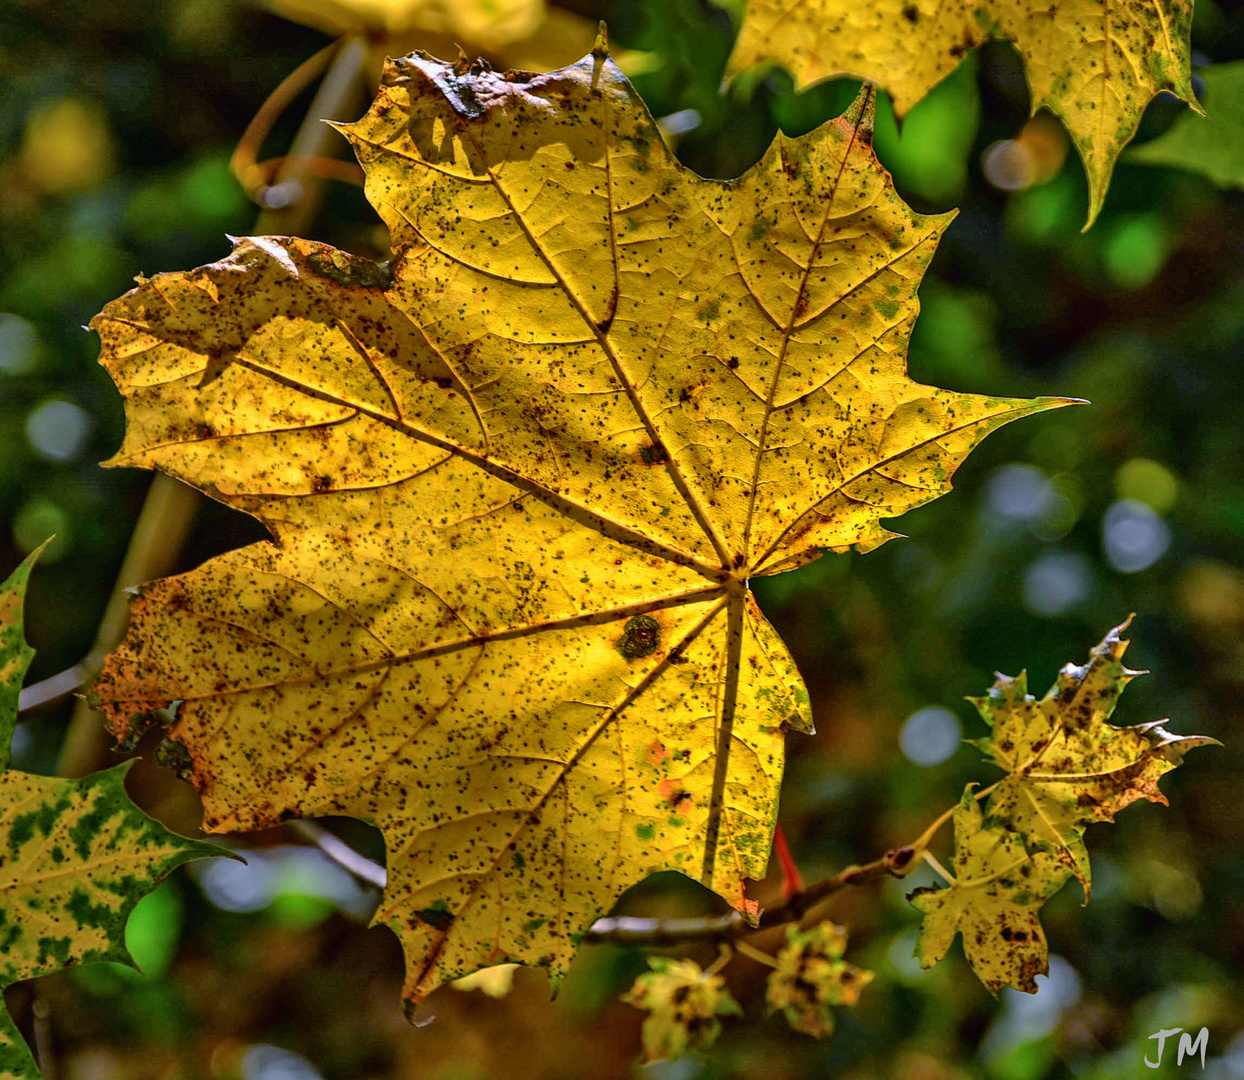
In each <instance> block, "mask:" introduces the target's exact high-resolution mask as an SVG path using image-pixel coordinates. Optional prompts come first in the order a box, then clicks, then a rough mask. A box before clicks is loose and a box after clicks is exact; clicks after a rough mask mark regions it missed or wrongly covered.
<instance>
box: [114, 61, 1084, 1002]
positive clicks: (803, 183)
mask: <svg viewBox="0 0 1244 1080" xmlns="http://www.w3.org/2000/svg"><path fill="white" fill-rule="evenodd" d="M872 115H873V114H872V98H871V96H870V95H867V94H865V95H864V96H862V98H861V100H860V101H859V102H858V103H857V105H856V107H855V108H854V109H853V110H851V112H850V113H849V114H848V115H846V116H844V117H843V118H841V119H839V120H837V121H835V122H833V123H831V124H829V125H827V126H826V127H825V128H824V129H822V130H821V131H820V132H817V133H814V134H812V135H810V136H807V137H805V138H802V139H786V138H779V139H778V140H777V141H776V142H775V143H774V145H773V146H772V148H771V149H770V150H769V152H768V154H767V155H766V156H765V158H764V160H763V161H762V162H761V163H760V164H759V165H758V166H757V167H756V168H755V169H753V170H752V171H751V172H749V173H748V174H747V175H746V176H745V177H743V178H742V179H740V180H739V181H736V182H733V183H722V182H719V181H710V180H703V179H700V178H699V177H697V176H695V175H694V174H692V173H690V172H688V171H687V170H685V169H683V168H682V167H681V166H680V165H679V164H678V163H677V162H676V161H675V160H674V159H673V158H672V156H671V155H670V153H669V151H668V149H667V148H666V145H665V142H664V140H663V139H662V138H661V136H660V133H659V132H658V130H657V128H656V125H655V123H654V122H653V120H652V118H651V116H650V115H649V114H648V112H647V111H646V110H645V108H644V107H643V105H642V103H641V102H640V100H639V99H638V97H637V96H636V95H635V93H634V91H633V89H632V88H631V86H630V84H629V83H628V82H627V81H626V79H625V77H624V76H623V75H622V74H621V72H620V71H619V70H618V69H617V68H616V66H615V65H614V64H613V63H612V62H611V61H610V60H609V59H608V56H607V53H606V50H605V48H604V45H603V42H602V43H600V44H599V45H598V48H597V50H596V51H595V52H593V53H592V54H590V55H589V56H587V57H585V58H584V59H583V60H582V61H580V62H579V63H577V64H575V65H573V66H572V67H569V68H565V69H562V70H559V71H555V72H552V73H550V74H548V75H540V76H536V75H531V74H530V73H508V74H507V75H505V76H503V75H498V74H495V73H493V72H492V71H490V70H488V68H487V66H486V65H480V64H475V65H470V66H468V65H466V64H465V63H462V64H457V65H447V64H442V63H439V62H436V61H434V60H431V59H430V58H428V57H426V56H422V55H415V56H411V57H407V58H405V59H402V60H397V61H394V62H392V64H391V66H390V67H389V69H388V72H387V75H386V78H385V82H384V85H383V86H382V88H381V92H380V96H379V98H378V99H377V101H376V103H375V104H374V105H373V107H372V109H371V111H370V112H369V113H368V115H367V116H366V117H364V119H363V120H361V121H359V122H358V123H357V124H354V125H352V126H350V127H348V128H346V129H345V130H346V133H347V134H348V136H349V137H350V139H351V140H352V141H353V143H354V145H355V148H356V150H357V152H358V155H359V158H360V160H361V161H362V163H363V165H364V167H365V169H366V170H367V173H368V181H367V193H368V196H369V198H370V199H371V201H372V203H373V204H374V205H375V206H376V208H377V209H378V211H379V212H380V214H381V216H382V217H383V218H384V219H385V222H386V223H387V224H388V225H389V227H390V229H391V232H392V235H393V238H394V244H395V256H394V259H393V261H392V263H391V264H387V265H385V266H377V265H375V264H373V263H370V262H367V261H365V260H361V259H356V258H353V257H351V256H349V255H346V254H344V253H342V252H339V251H335V250H334V249H332V248H329V247H326V246H325V245H322V244H316V243H311V242H308V241H303V240H291V239H282V238H271V237H268V238H258V239H252V240H244V241H240V242H238V244H237V246H236V248H235V250H234V252H233V254H232V255H230V256H229V257H228V258H226V259H224V260H222V261H221V262H219V263H216V264H214V265H212V266H208V267H204V268H202V269H200V270H196V271H193V272H190V273H184V274H162V275H160V276H158V277H156V278H153V279H151V280H149V281H143V282H142V283H141V284H140V286H139V288H138V289H136V290H134V291H133V292H131V293H129V294H127V295H126V296H125V297H122V298H121V299H120V300H117V301H115V302H113V303H112V304H110V305H109V306H108V307H107V309H106V310H105V311H104V312H103V313H102V314H101V315H100V316H97V318H96V319H95V321H94V322H93V324H92V325H93V326H94V327H95V328H96V329H98V330H99V332H100V335H101V337H102V339H103V355H102V357H101V360H102V362H103V363H104V364H105V365H106V366H107V367H108V369H109V371H110V373H111V374H112V376H113V378H114V379H115V381H116V383H117V385H118V386H119V387H120V388H121V390H122V392H123V393H124V394H125V396H126V398H127V402H126V409H127V415H128V430H127V435H126V440H125V443H124V445H123V447H122V449H121V451H120V452H119V453H118V455H117V456H116V457H115V458H114V459H113V460H112V462H111V463H110V464H113V465H138V466H145V467H148V468H160V469H163V470H165V471H167V472H170V473H172V474H173V475H175V476H177V477H180V478H181V479H184V480H185V481H187V482H188V483H191V484H194V485H195V486H197V487H199V488H200V489H202V490H204V491H207V492H208V493H210V494H212V495H213V496H214V497H216V498H218V499H220V500H221V501H222V502H225V503H227V504H228V505H230V506H234V507H237V508H239V509H242V510H245V511H247V512H249V513H251V514H254V515H255V516H256V517H258V518H259V519H260V520H261V521H263V522H264V523H265V524H266V525H267V526H268V528H269V529H270V530H271V531H272V533H273V535H274V537H275V538H276V542H275V543H271V544H270V543H261V544H255V545H252V546H251V547H248V548H245V549H243V550H241V551H235V552H232V553H229V554H227V555H224V556H221V557H220V558H218V559H214V560H212V561H211V562H209V563H207V564H206V565H205V566H203V567H202V568H200V569H199V570H197V571H195V572H193V573H190V574H187V575H184V576H182V577H179V578H173V579H169V580H166V581H162V582H158V583H156V584H154V585H151V586H148V587H147V588H146V589H145V590H144V591H143V595H142V596H141V597H140V598H139V599H138V600H136V601H135V603H134V605H133V611H132V616H133V621H132V624H131V629H130V633H129V636H128V638H127V640H126V642H125V644H124V645H123V646H122V647H121V649H120V650H119V651H118V652H117V653H116V654H114V656H113V657H112V658H111V660H110V661H109V664H108V666H107V668H106V669H105V672H104V674H103V675H102V677H101V679H100V680H99V682H98V683H97V685H96V692H97V694H98V696H99V698H100V699H101V703H102V706H103V707H104V708H105V710H106V712H107V713H108V716H109V719H110V724H111V726H112V729H113V731H114V732H115V733H116V734H117V735H118V736H124V735H125V734H126V733H127V731H128V727H129V718H130V717H131V716H133V715H135V714H137V713H144V712H147V711H148V710H151V709H153V708H155V707H157V706H159V705H166V704H168V703H169V702H172V701H178V702H181V704H180V705H179V707H178V708H179V712H178V715H177V720H176V723H175V724H173V726H172V728H171V731H170V734H171V736H172V737H173V738H174V739H176V740H177V741H178V742H180V743H182V744H183V745H184V746H185V747H186V750H187V752H188V754H189V757H190V759H191V761H192V764H193V779H194V783H195V784H196V786H197V787H198V788H199V790H200V791H201V792H202V794H203V798H204V805H205V808H206V819H205V827H206V828H207V829H209V830H213V831H234V830H244V829H256V828H263V827H266V826H269V825H272V824H274V823H276V822H279V821H282V820H285V819H287V818H289V817H291V816H295V815H315V814H346V815H351V816H355V817H360V818H364V819H366V820H369V821H372V822H374V823H375V824H376V825H377V826H379V828H380V829H381V830H382V831H383V833H384V837H385V841H386V844H387V847H388V852H389V861H388V869H389V885H388V888H387V890H386V893H385V897H384V901H383V903H382V904H381V907H380V910H379V912H378V914H377V919H378V921H380V922H383V923H385V924H387V925H389V926H391V927H392V928H393V929H394V930H395V931H396V932H397V933H398V934H399V936H400V937H401V938H402V941H403V945H404V947H405V951H406V955H407V961H408V977H407V984H406V994H407V996H408V998H409V999H412V1000H413V999H416V998H418V997H420V996H422V995H423V994H425V993H427V992H428V991H430V990H431V989H433V988H435V987H436V986H437V985H438V984H439V983H440V982H442V981H444V980H445V979H452V978H456V977H458V976H460V975H463V974H466V973H467V972H470V971H473V970H475V969H476V968H479V967H482V966H488V965H491V964H497V963H500V962H503V961H506V960H509V961H517V962H523V963H529V964H530V963H537V964H543V965H545V966H547V967H548V968H549V969H550V970H551V971H552V972H553V973H554V975H556V974H557V973H559V972H561V971H563V970H564V969H565V967H566V965H567V964H568V962H569V959H570V957H571V955H572V954H573V951H574V948H575V945H576V943H577V941H578V940H579V938H580V935H581V934H582V932H583V931H584V930H586V928H587V927H588V926H589V925H590V924H591V922H592V921H593V920H594V919H595V918H596V917H597V916H598V915H599V914H600V913H601V912H602V911H603V910H606V909H608V908H609V907H610V906H611V905H612V903H613V901H614V899H615V898H616V897H617V895H618V894H619V893H620V892H622V891H623V890H624V889H626V888H627V887H628V886H630V885H631V884H633V883H635V882H637V881H639V880H641V879H642V878H644V877H646V876H647V875H648V874H650V873H653V872H654V871H658V870H665V869H671V868H673V869H679V870H682V871H683V872H684V873H686V874H688V875H690V876H692V877H694V878H697V879H699V880H700V881H702V882H703V883H704V884H705V885H707V886H709V887H710V888H712V889H715V890H716V891H717V892H718V893H720V894H721V895H722V896H724V897H725V898H726V899H727V900H728V901H729V902H730V903H731V904H732V905H734V906H735V907H736V908H740V909H743V910H748V907H747V901H746V900H745V897H744V882H745V879H746V878H747V877H753V878H759V877H761V876H763V874H764V872H765V866H766V861H767V858H768V853H769V847H770V843H771V839H772V832H773V825H774V817H775V812H776V805H777V793H778V786H779V782H780V779H781V773H782V763H783V748H784V740H785V733H786V732H787V731H788V730H799V731H809V730H811V717H810V716H809V712H808V700H807V693H806V691H805V689H804V687H803V683H802V681H801V680H800V678H799V676H798V673H797V672H796V670H795V667H794V664H793V662H792V661H791V659H790V656H789V654H788V653H787V651H786V649H785V647H784V645H783V644H782V642H781V641H780V640H779V639H778V637H777V635H776V634H775V632H774V631H773V630H772V628H771V627H770V626H769V624H768V623H767V622H766V621H765V619H764V617H763V616H762V615H761V613H760V611H759V609H758V608H757V606H756V604H755V602H754V601H753V599H752V597H751V593H750V591H749V589H748V587H747V581H748V579H749V578H750V577H753V576H757V575H760V574H771V573H776V572H778V571H781V570H784V569H789V568H792V567H795V566H798V565H800V564H802V563H804V562H807V561H809V560H811V559H814V558H816V557H818V555H819V554H820V553H821V552H822V551H823V550H824V549H831V550H835V551H842V550H846V549H847V548H849V547H852V546H854V547H857V548H859V549H861V550H868V549H870V548H873V547H876V546H877V545H878V544H881V543H883V542H884V541H885V540H887V539H889V538H890V537H891V536H892V535H894V534H892V533H890V532H889V531H888V530H886V529H885V528H883V527H882V526H881V525H880V522H879V519H881V518H883V517H893V516H896V515H898V514H901V513H902V512H903V511H905V510H907V509H908V508H910V507H913V506H918V505H920V504H922V503H924V502H927V501H928V500H930V499H932V498H935V497H936V496H938V495H940V494H942V493H944V492H945V491H947V490H948V489H949V486H950V475H951V473H953V472H954V470H955V468H956V467H957V466H958V464H959V463H960V462H961V461H962V460H963V458H964V457H965V456H966V455H967V453H968V452H969V451H970V450H971V449H972V447H973V446H975V445H976V443H977V442H978V441H979V440H980V439H981V438H983V437H984V436H985V435H986V434H987V433H988V432H990V431H992V430H993V429H995V428H996V427H998V426H1000V425H1001V424H1003V423H1006V422H1008V421H1009V420H1012V419H1014V418H1016V417H1018V416H1022V415H1026V414H1028V413H1033V412H1038V411H1040V410H1042V409H1047V408H1052V407H1055V406H1058V405H1061V404H1066V402H1065V400H1063V399H1040V400H1036V401H1020V400H1012V399H999V398H989V397H980V396H977V395H971V394H959V393H953V392H949V391H943V390H936V389H932V388H929V387H926V386H921V385H919V384H917V383H915V382H913V381H912V380H911V379H910V378H908V376H907V373H906V366H905V359H904V358H905V352H906V347H907V340H908V336H909V333H910V330H911V326H912V323H913V321H914V319H915V315H916V310H917V301H916V295H915V293H916V286H917V283H918V282H919V279H920V275H921V273H922V272H923V269H924V267H925V266H926V265H927V263H928V260H929V259H930V258H931V257H932V254H933V250H934V246H935V245H936V242H937V239H938V236H939V235H940V233H941V230H942V229H943V228H944V227H945V226H946V224H947V223H948V222H949V220H950V217H949V216H948V215H946V216H940V217H924V216H921V215H918V214H915V213H913V212H912V211H911V210H909V209H908V208H907V207H906V206H904V205H903V204H902V203H901V201H900V200H899V199H898V198H897V196H896V195H895V194H894V192H893V189H892V188H891V186H890V184H889V181H888V177H887V176H886V174H885V173H884V171H883V170H882V169H881V167H880V166H879V165H878V163H877V161H876V158H875V157H874V156H873V154H872V151H871V148H870V145H869V138H870V134H871V125H872Z"/></svg>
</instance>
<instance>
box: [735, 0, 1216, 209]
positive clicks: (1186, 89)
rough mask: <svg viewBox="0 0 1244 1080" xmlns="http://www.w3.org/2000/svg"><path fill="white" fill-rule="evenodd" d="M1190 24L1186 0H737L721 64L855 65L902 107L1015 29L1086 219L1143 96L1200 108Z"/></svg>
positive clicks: (812, 76) (850, 70) (840, 68)
mask: <svg viewBox="0 0 1244 1080" xmlns="http://www.w3.org/2000/svg"><path fill="white" fill-rule="evenodd" d="M1191 31H1192V0H1122V2H1119V0H1068V2H1063V3H1046V2H1040V3H1038V2H1035V0H958V2H955V3H942V2H941V0H875V2H871V3H862V4H861V3H851V2H849V0H747V7H746V12H745V17H744V20H743V25H742V27H741V28H740V31H739V40H738V43H737V45H736V47H735V51H734V54H733V57H732V59H731V65H732V67H733V68H734V69H735V70H741V69H742V68H745V67H749V66H751V65H752V64H757V63H762V62H764V61H775V62H777V63H779V64H781V65H782V66H784V67H786V68H787V69H789V70H790V71H791V72H792V73H793V74H794V76H795V81H796V83H797V84H798V85H799V86H805V85H807V84H808V83H811V82H815V81H816V80H817V79H823V78H827V77H830V76H834V75H857V76H859V77H860V78H864V79H870V80H872V81H873V82H875V83H877V84H879V85H880V86H882V87H883V88H884V89H885V90H887V91H889V93H890V95H891V97H892V98H893V101H894V111H895V112H896V113H898V114H899V115H900V116H902V115H904V114H905V113H906V112H907V111H908V110H909V109H911V107H912V106H913V105H915V104H916V102H917V101H919V100H920V99H921V98H922V97H924V95H925V94H927V93H928V92H929V91H930V90H931V89H932V88H933V87H934V86H935V85H936V84H937V83H938V82H940V81H941V80H942V79H943V78H944V77H945V76H946V75H948V74H949V73H950V72H951V71H952V70H953V69H954V67H955V66H956V65H957V64H958V63H959V61H960V60H961V59H962V58H963V57H964V56H965V55H966V54H967V53H968V52H969V51H970V50H971V49H974V48H975V47H976V46H977V45H979V44H981V42H983V41H985V40H986V39H987V38H1006V39H1008V40H1010V41H1013V42H1014V43H1015V47H1016V48H1017V49H1018V50H1019V54H1020V56H1021V57H1023V60H1024V68H1025V70H1026V71H1027V74H1028V85H1029V87H1030V88H1031V90H1032V111H1033V112H1034V113H1035V112H1036V111H1037V110H1038V109H1039V108H1041V107H1042V106H1043V105H1044V106H1046V107H1048V108H1049V109H1050V110H1051V111H1052V112H1054V113H1055V114H1056V115H1057V116H1059V117H1060V118H1061V119H1062V121H1063V123H1064V124H1066V125H1067V130H1068V132H1069V133H1070V135H1071V139H1072V141H1073V142H1074V143H1075V145H1076V149H1077V150H1079V152H1080V157H1081V158H1082V159H1083V161H1084V168H1085V171H1086V173H1087V175H1088V184H1089V213H1088V224H1090V225H1091V224H1092V222H1093V220H1094V219H1095V218H1096V217H1097V214H1098V213H1099V211H1100V210H1101V207H1102V203H1103V201H1104V200H1105V197H1106V189H1107V188H1108V187H1109V185H1110V176H1111V173H1112V172H1113V171H1114V164H1115V161H1116V160H1117V159H1118V156H1119V153H1120V152H1121V151H1122V149H1123V147H1124V146H1125V145H1126V144H1127V143H1128V142H1129V141H1130V140H1131V138H1132V136H1133V135H1134V134H1135V133H1136V125H1137V124H1139V123H1140V118H1141V115H1142V114H1143V113H1144V111H1145V106H1146V105H1148V104H1149V102H1150V101H1151V100H1152V99H1153V97H1154V96H1155V95H1156V94H1158V93H1160V92H1161V91H1163V90H1168V91H1170V92H1171V93H1172V94H1174V95H1175V96H1176V97H1179V98H1182V99H1183V100H1184V101H1186V102H1188V104H1189V105H1191V106H1192V107H1193V109H1195V110H1196V111H1197V112H1201V107H1200V105H1198V104H1197V100H1196V96H1195V94H1194V93H1193V90H1192V66H1191V65H1192V60H1191V55H1192V54H1191V45H1190V43H1189V38H1190V34H1191ZM1086 228H1087V226H1086Z"/></svg>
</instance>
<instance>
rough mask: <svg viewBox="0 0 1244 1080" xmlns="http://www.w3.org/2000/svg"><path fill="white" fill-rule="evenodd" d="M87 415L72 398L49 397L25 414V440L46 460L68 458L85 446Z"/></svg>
mask: <svg viewBox="0 0 1244 1080" xmlns="http://www.w3.org/2000/svg"><path fill="white" fill-rule="evenodd" d="M90 431H91V417H90V415H89V414H88V413H87V412H86V411H85V410H84V409H80V408H79V407H78V406H77V405H75V404H74V403H73V402H72V401H63V400H61V399H60V398H49V399H48V400H46V401H44V402H42V403H41V404H39V405H37V406H35V408H34V409H32V410H31V411H30V414H29V415H28V416H27V417H26V439H27V441H28V442H29V443H30V445H31V447H32V448H33V449H34V451H35V453H37V454H39V455H40V456H41V457H45V458H47V459H48V460H49V461H72V460H73V459H74V458H76V457H78V456H79V455H80V454H81V453H82V450H83V447H84V446H85V445H86V437H87V436H88V435H89V434H90Z"/></svg>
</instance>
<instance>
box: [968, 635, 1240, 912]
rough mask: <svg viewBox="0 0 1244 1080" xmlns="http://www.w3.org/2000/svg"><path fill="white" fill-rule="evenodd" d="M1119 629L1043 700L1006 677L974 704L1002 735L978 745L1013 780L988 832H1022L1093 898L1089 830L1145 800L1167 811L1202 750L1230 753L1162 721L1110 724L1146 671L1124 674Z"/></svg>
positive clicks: (999, 794)
mask: <svg viewBox="0 0 1244 1080" xmlns="http://www.w3.org/2000/svg"><path fill="white" fill-rule="evenodd" d="M1130 623H1131V619H1128V621H1127V622H1125V623H1123V624H1122V625H1120V626H1116V627H1115V628H1114V629H1113V630H1111V631H1110V632H1109V633H1108V634H1107V635H1106V637H1105V638H1104V639H1103V641H1102V642H1101V644H1100V645H1097V646H1096V647H1095V648H1094V649H1093V651H1092V653H1091V654H1090V658H1089V662H1088V663H1087V664H1085V665H1083V666H1079V667H1078V666H1076V665H1074V664H1067V665H1066V666H1065V667H1064V668H1063V669H1062V671H1060V672H1059V673H1058V679H1057V681H1056V682H1055V683H1054V685H1053V686H1051V687H1050V689H1049V692H1048V693H1047V694H1046V695H1045V697H1044V698H1042V699H1041V700H1040V701H1037V700H1036V699H1035V698H1034V697H1032V695H1030V694H1028V693H1027V688H1028V680H1027V676H1026V675H1025V674H1023V673H1021V674H1020V675H1019V676H1018V677H1017V678H1014V679H1012V678H1008V677H1007V676H1006V675H998V677H997V681H996V682H995V683H994V685H993V686H992V687H991V688H990V690H989V694H988V696H986V697H983V698H976V699H973V703H974V704H975V705H976V707H977V708H978V709H979V710H980V714H981V716H982V717H983V718H984V720H985V722H986V723H987V724H988V725H989V726H990V727H991V728H992V729H993V731H992V734H991V735H989V736H988V737H987V738H984V739H981V740H980V741H979V742H978V743H977V745H978V746H979V747H980V749H981V751H982V752H983V753H984V754H985V756H986V757H987V758H988V759H989V760H990V761H991V762H992V763H993V764H995V765H997V766H998V767H999V768H1000V769H1003V770H1004V771H1005V772H1006V774H1007V775H1006V777H1005V778H1004V779H1003V780H1002V781H1001V782H1000V783H999V784H998V786H997V787H996V788H995V789H994V791H993V794H991V795H990V796H989V802H988V804H987V806H986V809H985V822H986V824H987V825H995V824H997V825H1004V826H1006V827H1007V828H1008V829H1010V830H1012V831H1016V832H1018V834H1019V835H1020V837H1021V838H1022V839H1023V842H1024V843H1025V845H1026V846H1027V848H1028V850H1029V851H1036V850H1044V851H1048V852H1050V853H1051V854H1053V855H1054V856H1055V857H1057V858H1058V859H1059V860H1060V861H1062V862H1063V863H1064V864H1065V865H1066V866H1067V867H1068V869H1070V870H1071V871H1072V872H1073V873H1074V874H1075V875H1076V877H1077V878H1078V879H1079V881H1080V883H1081V885H1083V887H1084V895H1085V899H1086V900H1087V899H1088V896H1089V892H1090V888H1091V879H1090V874H1089V862H1088V852H1087V851H1086V850H1085V848H1084V839H1083V837H1084V828H1085V826H1086V825H1088V824H1089V823H1090V822H1093V821H1113V820H1114V815H1115V814H1117V813H1118V812H1119V811H1120V810H1122V809H1123V808H1124V807H1125V806H1128V805H1130V804H1131V803H1133V802H1135V801H1136V800H1137V799H1148V800H1149V801H1150V802H1156V803H1161V804H1162V805H1163V806H1165V805H1166V804H1167V803H1166V796H1164V795H1163V794H1162V792H1161V791H1159V790H1158V779H1159V778H1160V777H1161V776H1162V775H1163V774H1165V773H1167V772H1169V771H1170V770H1171V769H1173V768H1175V766H1176V765H1179V764H1180V763H1181V762H1182V761H1183V755H1184V753H1185V752H1187V751H1188V750H1191V749H1192V748H1194V747H1197V746H1207V745H1220V744H1219V743H1218V740H1216V739H1210V738H1206V737H1205V736H1202V735H1172V734H1171V733H1170V732H1168V731H1166V730H1165V729H1164V728H1163V727H1162V726H1161V724H1160V723H1159V722H1153V723H1148V724H1137V725H1136V726H1135V727H1126V728H1117V727H1112V726H1111V725H1110V724H1108V723H1106V721H1107V720H1108V719H1109V717H1110V714H1111V713H1112V712H1113V711H1114V707H1115V704H1116V703H1117V701H1118V699H1119V695H1120V694H1121V693H1122V692H1123V688H1124V687H1125V686H1127V684H1128V683H1129V682H1131V681H1132V680H1133V679H1134V678H1136V677H1137V676H1138V675H1142V674H1144V673H1143V672H1140V671H1129V670H1128V669H1127V668H1126V667H1124V666H1123V654H1124V652H1126V650H1127V646H1128V642H1126V641H1123V640H1122V639H1121V638H1120V637H1119V635H1120V634H1121V633H1122V632H1123V631H1124V630H1126V629H1127V627H1128V625H1129V624H1130Z"/></svg>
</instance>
